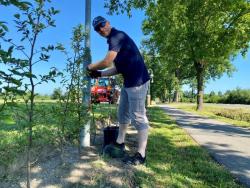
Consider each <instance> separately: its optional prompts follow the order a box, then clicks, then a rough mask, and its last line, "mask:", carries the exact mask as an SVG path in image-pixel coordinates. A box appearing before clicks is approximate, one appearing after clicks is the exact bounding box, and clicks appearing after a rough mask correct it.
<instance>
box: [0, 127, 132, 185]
mask: <svg viewBox="0 0 250 188" xmlns="http://www.w3.org/2000/svg"><path fill="white" fill-rule="evenodd" d="M135 133H136V132H135V131H134V130H132V129H130V130H129V131H128V136H127V140H128V142H127V143H128V144H127V145H128V147H127V148H126V149H127V151H128V153H131V152H134V149H135V146H136V135H135ZM102 140H103V135H102V131H101V130H100V131H99V133H98V134H97V136H96V139H95V143H94V144H93V145H92V146H91V147H89V148H85V149H84V150H83V151H82V152H80V153H79V150H78V147H77V146H73V145H68V146H65V147H64V156H63V160H61V157H60V151H59V150H58V149H57V148H53V149H52V148H50V149H48V148H46V149H43V151H41V153H43V155H42V156H40V157H39V160H38V161H37V162H36V163H35V164H34V165H33V166H32V169H31V187H32V188H39V187H46V188H59V187H105V188H107V187H136V185H135V182H134V179H133V176H134V170H135V169H134V167H132V166H127V165H124V164H123V163H122V161H121V159H109V158H104V157H103V156H102V155H101V148H102ZM21 158H22V161H20V163H21V164H24V161H23V160H25V157H21ZM21 158H20V159H21ZM14 166H15V165H14ZM10 172H11V173H9V174H8V175H7V176H5V177H4V178H2V179H1V181H0V187H1V188H10V187H15V188H16V187H17V188H25V187H26V168H25V167H22V168H19V169H17V167H16V170H13V171H10Z"/></svg>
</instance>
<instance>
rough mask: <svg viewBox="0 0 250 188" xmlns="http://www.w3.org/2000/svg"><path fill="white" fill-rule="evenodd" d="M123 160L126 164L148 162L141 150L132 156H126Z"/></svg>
mask: <svg viewBox="0 0 250 188" xmlns="http://www.w3.org/2000/svg"><path fill="white" fill-rule="evenodd" d="M122 161H123V162H124V163H125V164H129V165H140V164H145V162H146V156H145V157H142V156H141V154H140V153H139V152H136V153H135V155H134V156H132V157H126V158H124V159H123V160H122Z"/></svg>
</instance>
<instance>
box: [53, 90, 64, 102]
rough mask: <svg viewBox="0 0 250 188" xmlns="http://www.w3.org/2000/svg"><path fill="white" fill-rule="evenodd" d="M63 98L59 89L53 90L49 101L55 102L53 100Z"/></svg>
mask: <svg viewBox="0 0 250 188" xmlns="http://www.w3.org/2000/svg"><path fill="white" fill-rule="evenodd" d="M62 96H63V93H62V90H61V88H56V89H54V91H53V93H52V95H51V99H53V100H55V99H60V97H62Z"/></svg>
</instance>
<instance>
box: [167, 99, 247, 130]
mask: <svg viewBox="0 0 250 188" xmlns="http://www.w3.org/2000/svg"><path fill="white" fill-rule="evenodd" d="M170 106H172V107H174V108H178V109H182V110H185V111H188V112H192V113H196V114H199V115H203V116H206V117H209V118H212V119H217V120H220V121H223V122H226V123H229V124H232V125H234V126H239V127H245V128H250V106H249V105H227V104H224V105H222V104H209V103H206V104H204V108H203V110H202V111H200V112H198V111H196V104H192V103H173V104H170Z"/></svg>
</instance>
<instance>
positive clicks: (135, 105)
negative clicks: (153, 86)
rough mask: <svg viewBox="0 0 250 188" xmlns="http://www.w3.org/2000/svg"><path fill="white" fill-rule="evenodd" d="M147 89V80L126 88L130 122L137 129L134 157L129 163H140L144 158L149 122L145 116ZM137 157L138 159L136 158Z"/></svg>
mask: <svg viewBox="0 0 250 188" xmlns="http://www.w3.org/2000/svg"><path fill="white" fill-rule="evenodd" d="M147 90H148V82H147V83H145V84H143V85H141V86H138V87H132V88H126V91H127V94H128V100H129V113H130V117H131V123H132V125H134V126H135V128H136V129H137V131H138V137H137V139H138V148H137V153H136V154H135V156H134V157H132V158H130V159H129V160H130V161H129V163H132V164H138V163H139V164H142V163H144V162H145V159H146V157H145V156H146V154H145V151H146V147H147V140H148V128H149V122H148V118H147V116H146V108H145V100H146V95H147ZM137 159H139V160H137Z"/></svg>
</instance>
